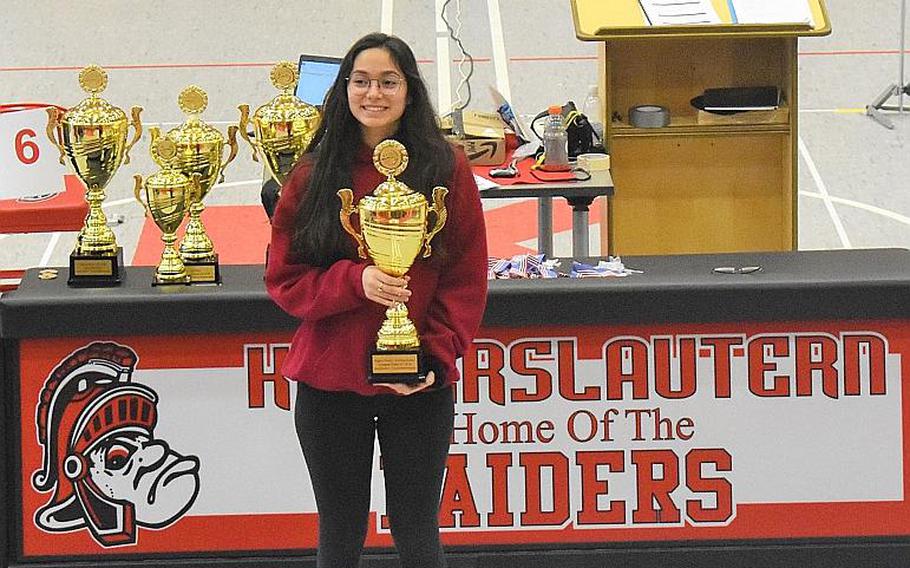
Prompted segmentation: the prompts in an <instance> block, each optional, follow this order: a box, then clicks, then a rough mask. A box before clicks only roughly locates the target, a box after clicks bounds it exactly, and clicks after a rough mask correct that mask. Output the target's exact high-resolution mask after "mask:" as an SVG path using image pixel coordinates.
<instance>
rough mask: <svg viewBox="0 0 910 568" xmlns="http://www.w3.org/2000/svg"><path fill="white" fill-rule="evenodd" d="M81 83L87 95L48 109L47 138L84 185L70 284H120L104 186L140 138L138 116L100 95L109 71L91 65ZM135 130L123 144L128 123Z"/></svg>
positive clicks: (120, 262)
mask: <svg viewBox="0 0 910 568" xmlns="http://www.w3.org/2000/svg"><path fill="white" fill-rule="evenodd" d="M79 85H80V86H81V87H82V89H83V90H84V91H85V92H87V93H89V97H88V98H86V99H83V100H82V101H81V102H80V103H79V104H77V105H76V106H74V107H73V108H71V109H69V110H67V111H66V112H60V111H59V110H58V109H57V108H54V107H51V108H49V109H47V114H48V123H47V136H48V138H49V139H50V141H51V142H52V143H53V144H54V145H55V146H57V148H58V149H59V150H60V163H61V164H63V163H65V162H64V157H66V158H68V159H69V163H70V165H71V166H72V168H73V170H75V172H76V175H77V176H79V179H81V180H82V183H84V184H85V189H86V193H85V200H86V201H87V202H88V205H89V210H88V215H87V216H86V217H85V223H84V224H83V226H82V229H81V230H80V231H79V236H78V237H77V238H76V246H75V248H74V249H73V252H72V253H70V263H69V267H70V270H69V280H68V283H69V285H70V286H115V285H117V284H119V283H120V281H121V278H122V274H121V273H122V268H123V250H122V249H121V248H120V247H119V246H117V238H116V237H115V236H114V232H113V231H112V230H111V228H110V227H108V226H107V217H106V216H105V214H104V210H102V208H101V203H102V202H103V201H104V195H105V194H104V189H105V187H107V184H108V182H110V180H111V178H112V177H114V174H115V173H116V172H117V170H118V169H119V168H120V165H121V164H128V163H129V162H130V148H132V147H133V145H134V144H135V143H136V142H137V141H138V140H139V138H140V137H141V136H142V122H141V121H140V119H139V114H140V113H141V112H142V108H141V107H138V106H134V107H133V108H132V110H131V115H132V122H131V121H130V120H129V119H128V118H127V116H126V113H124V112H123V110H121V109H119V108H117V107H115V106H113V105H112V104H111V103H109V102H107V101H106V100H104V99H102V98H101V97H99V96H98V94H99V93H101V92H102V91H104V89H105V87H107V73H106V72H105V71H104V69H102V68H101V67H98V66H96V65H90V66H88V67H86V68H85V69H83V70H82V71H81V72H80V73H79ZM131 124H132V126H133V128H134V129H135V132H134V134H133V139H132V140H130V142H129V144H127V141H126V139H127V134H128V131H129V126H130V125H131Z"/></svg>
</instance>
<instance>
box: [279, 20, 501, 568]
mask: <svg viewBox="0 0 910 568" xmlns="http://www.w3.org/2000/svg"><path fill="white" fill-rule="evenodd" d="M386 138H394V139H395V140H398V141H399V142H401V143H402V144H404V146H405V147H406V148H407V151H408V154H409V163H408V167H407V169H406V170H405V171H404V173H403V174H402V175H401V176H399V179H400V180H401V181H403V182H405V183H406V184H407V185H408V186H409V187H410V188H411V189H413V190H414V191H419V192H421V193H423V194H424V195H425V196H426V197H427V198H428V201H430V202H432V201H431V200H430V196H431V191H432V188H433V187H434V186H436V185H444V186H446V187H447V188H448V189H449V194H448V195H447V196H446V199H445V205H446V208H447V211H448V221H447V223H446V225H445V228H444V229H443V230H442V232H440V233H439V234H438V235H437V236H436V237H435V238H434V239H433V242H432V244H433V254H432V256H431V257H430V258H429V259H422V258H418V260H417V261H415V263H414V265H413V266H412V267H411V269H410V270H409V272H408V274H407V276H405V277H404V278H396V277H392V276H389V275H387V274H385V273H383V272H382V271H381V270H379V269H378V268H377V267H376V266H374V265H372V264H371V263H370V262H369V261H363V260H360V259H359V258H358V257H357V254H356V247H355V244H354V242H353V239H351V237H350V236H349V235H348V234H346V233H345V232H344V230H343V229H342V227H341V223H340V222H339V211H340V205H341V202H340V200H339V198H338V196H337V195H336V192H337V191H338V190H339V189H341V188H344V187H348V188H352V189H353V191H354V202H355V203H356V202H357V201H359V200H360V199H361V198H362V197H364V196H365V195H367V194H369V193H371V192H372V191H373V189H375V187H376V186H377V185H379V183H381V182H382V181H384V179H385V178H384V176H383V175H382V174H380V173H379V172H377V171H376V169H375V167H374V166H373V163H372V152H373V148H374V147H375V146H376V145H377V144H378V143H379V142H381V141H382V140H384V139H386ZM486 265H487V250H486V233H485V229H484V223H483V211H482V209H481V206H480V199H479V196H478V193H477V186H476V185H475V183H474V178H473V175H472V173H471V169H470V167H469V165H468V162H467V158H466V157H465V155H464V153H463V152H461V151H460V150H455V149H453V147H452V146H451V145H450V144H448V143H447V142H446V140H445V139H444V138H443V136H442V134H441V133H440V131H439V129H438V127H437V123H436V117H435V114H434V111H433V107H432V104H431V103H430V100H429V96H428V94H427V89H426V86H425V85H424V83H423V80H422V79H421V77H420V74H419V72H418V69H417V62H416V60H415V59H414V54H413V53H412V51H411V49H410V48H409V47H408V46H407V44H405V43H404V42H403V41H402V40H400V39H398V38H396V37H394V36H389V35H385V34H380V33H374V34H370V35H367V36H365V37H363V38H361V39H360V40H358V41H357V42H356V43H355V44H354V45H353V46H352V47H351V49H350V51H348V53H347V55H346V56H345V57H344V60H343V61H342V63H341V69H340V71H339V74H338V78H337V79H336V81H335V83H334V85H333V86H332V88H331V89H330V90H329V93H328V94H327V95H326V101H325V116H324V119H323V123H322V126H321V128H320V130H319V132H318V133H317V135H316V137H315V140H314V143H313V147H312V148H311V150H310V151H309V152H308V153H307V154H305V155H304V156H303V157H302V158H301V160H300V163H299V164H298V165H297V167H296V168H295V170H294V172H293V173H292V174H291V176H290V177H289V178H288V180H287V183H286V184H285V186H284V187H283V189H282V194H281V199H280V200H279V203H278V206H277V209H276V211H275V216H274V218H273V229H272V242H271V246H270V253H269V262H268V268H267V270H266V286H267V288H268V291H269V294H271V296H272V298H273V299H274V300H275V302H276V303H277V304H278V305H279V306H280V307H281V308H282V309H284V310H285V311H286V312H288V313H289V314H291V315H292V316H295V317H297V318H299V319H300V320H301V323H300V327H299V328H298V330H297V332H296V334H295V335H294V339H293V341H292V344H291V348H290V352H289V353H288V355H287V358H286V359H285V362H284V367H283V369H282V372H283V373H284V375H285V376H287V377H289V378H291V379H293V380H296V381H298V389H297V405H296V408H295V422H296V427H297V435H298V437H299V439H300V446H301V448H302V450H303V455H304V458H305V460H306V463H307V468H308V470H309V474H310V480H311V482H312V485H313V490H314V493H315V495H316V505H317V508H318V510H319V552H318V556H317V566H318V567H319V568H329V567H339V568H352V567H356V566H357V564H358V560H359V558H360V555H361V551H362V548H363V542H364V538H365V535H366V532H367V522H368V517H369V505H370V480H371V475H372V464H373V444H374V437H375V436H378V438H379V446H380V454H381V458H382V468H383V477H384V479H385V489H386V512H387V515H388V519H389V523H390V528H391V532H392V537H393V539H394V541H395V546H396V548H397V549H398V553H399V556H400V558H401V563H402V566H405V567H411V566H413V567H420V568H431V567H437V566H445V558H444V556H443V552H442V547H441V545H440V540H439V525H438V513H439V495H440V489H441V484H442V476H443V472H444V469H445V462H446V456H447V454H448V449H449V440H450V438H451V435H452V427H453V416H454V403H453V393H452V388H451V385H452V383H453V382H454V381H456V380H458V378H459V376H458V371H457V370H456V368H455V359H456V358H457V357H459V356H460V355H462V354H463V353H464V352H465V350H466V349H467V347H468V345H469V344H470V342H471V340H472V339H473V336H474V334H475V333H476V331H477V328H478V326H479V325H480V320H481V317H482V315H483V311H484V305H485V302H486V287H487V286H486V270H487V268H486ZM399 301H400V302H406V303H407V306H408V311H409V315H410V318H411V320H412V321H413V322H414V324H415V325H416V327H417V330H418V333H419V336H420V341H421V348H422V349H423V350H424V351H425V352H426V353H428V354H429V355H430V358H431V361H432V364H431V367H432V369H433V371H432V372H430V374H429V376H428V377H427V380H426V381H424V382H422V383H419V384H416V385H413V386H404V385H400V384H395V385H371V384H369V383H368V382H367V361H368V354H369V352H370V349H371V348H372V347H373V346H374V345H375V342H376V332H377V331H378V330H379V327H380V325H381V323H382V321H383V319H385V310H386V308H387V307H388V306H390V305H392V304H393V303H395V302H399Z"/></svg>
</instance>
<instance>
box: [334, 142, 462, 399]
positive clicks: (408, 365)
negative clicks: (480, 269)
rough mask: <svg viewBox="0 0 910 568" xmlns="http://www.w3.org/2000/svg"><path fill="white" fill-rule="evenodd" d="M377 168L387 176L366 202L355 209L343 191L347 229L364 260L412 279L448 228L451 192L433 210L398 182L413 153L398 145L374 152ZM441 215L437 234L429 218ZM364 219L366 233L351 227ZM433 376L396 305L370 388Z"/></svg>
mask: <svg viewBox="0 0 910 568" xmlns="http://www.w3.org/2000/svg"><path fill="white" fill-rule="evenodd" d="M373 165H374V166H375V167H376V169H377V170H378V171H379V172H380V173H382V174H383V175H385V176H387V179H386V181H384V182H382V183H381V184H379V185H378V186H377V187H376V189H375V190H374V191H373V195H367V196H366V197H364V198H363V199H361V200H360V201H359V202H358V204H357V206H356V209H355V206H354V194H353V192H352V191H351V190H350V189H347V188H345V189H340V190H338V197H339V198H340V199H341V212H340V219H341V225H342V227H344V230H345V231H347V232H348V233H349V234H350V235H351V236H352V237H354V240H355V241H356V242H357V253H358V254H359V255H360V257H361V258H364V259H366V258H371V259H373V263H374V264H375V265H376V266H377V267H378V268H379V269H380V270H382V271H383V272H385V273H386V274H390V275H392V276H396V277H401V276H404V275H405V273H407V271H408V269H409V268H411V265H412V264H413V263H414V260H415V259H416V258H417V255H418V254H420V252H421V249H422V250H423V257H424V258H427V257H429V256H430V254H431V253H432V248H431V247H430V241H431V240H432V239H433V237H434V236H435V235H436V233H438V232H439V231H440V230H441V229H442V227H443V226H444V225H445V222H446V217H447V212H446V207H445V203H444V200H445V196H446V194H447V193H448V191H449V190H448V189H446V188H445V187H442V186H437V187H435V188H433V205H432V207H430V206H429V204H428V203H427V199H426V198H425V197H424V196H423V194H421V193H419V192H415V191H413V190H411V188H409V187H408V186H407V185H406V184H404V183H403V182H400V181H398V180H396V179H395V176H397V175H401V172H403V171H404V170H405V168H407V166H408V152H407V150H406V149H405V147H404V146H403V145H402V144H401V143H400V142H397V141H395V140H384V141H382V142H380V143H379V145H377V146H376V148H375V149H374V150H373ZM430 211H432V212H433V213H435V214H436V215H435V217H436V219H435V222H434V224H433V227H432V229H430V228H428V227H427V216H428V213H429V212H430ZM353 213H357V214H358V216H359V217H360V230H359V231H357V230H355V229H354V227H353V226H352V224H351V215H352V214H353ZM428 372H429V359H428V357H427V355H426V354H425V353H424V352H423V351H422V350H421V349H420V338H419V337H418V336H417V329H416V328H415V327H414V323H413V322H412V321H411V320H410V318H408V309H407V307H406V306H405V305H404V304H403V303H401V302H396V303H395V304H393V305H392V306H391V307H389V308H388V309H387V310H386V319H385V321H383V323H382V327H381V328H380V329H379V333H378V335H377V341H376V348H375V349H373V350H372V352H371V353H370V361H369V374H368V380H369V382H370V383H405V384H413V383H416V382H420V381H422V380H424V379H425V378H426V376H427V373H428Z"/></svg>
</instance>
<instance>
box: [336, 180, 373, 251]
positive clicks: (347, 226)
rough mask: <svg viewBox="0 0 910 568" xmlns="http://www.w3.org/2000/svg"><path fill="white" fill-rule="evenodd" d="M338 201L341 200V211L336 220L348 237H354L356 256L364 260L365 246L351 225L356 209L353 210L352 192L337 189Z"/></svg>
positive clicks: (345, 189)
mask: <svg viewBox="0 0 910 568" xmlns="http://www.w3.org/2000/svg"><path fill="white" fill-rule="evenodd" d="M337 195H338V197H339V199H341V211H339V212H338V218H339V219H341V226H342V227H344V230H345V231H347V233H348V234H349V235H351V236H352V237H354V240H355V241H357V255H358V256H360V258H363V259H366V258H368V256H367V245H366V243H365V242H363V237H362V236H361V235H360V233H358V232H357V231H355V230H354V226H353V225H351V215H353V214H354V213H357V209H355V208H354V192H353V191H351V190H350V189H347V188H344V189H339V190H338V192H337Z"/></svg>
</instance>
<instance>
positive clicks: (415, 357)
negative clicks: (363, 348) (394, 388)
mask: <svg viewBox="0 0 910 568" xmlns="http://www.w3.org/2000/svg"><path fill="white" fill-rule="evenodd" d="M429 372H430V359H429V357H427V356H426V355H425V354H424V353H423V352H422V351H421V350H419V349H404V350H401V351H380V350H378V349H374V350H373V351H372V352H371V353H370V370H369V374H368V375H367V382H369V383H370V384H371V385H374V384H377V383H400V384H405V385H413V384H415V383H419V382H421V381H423V380H424V379H426V378H427V374H428V373H429Z"/></svg>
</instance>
